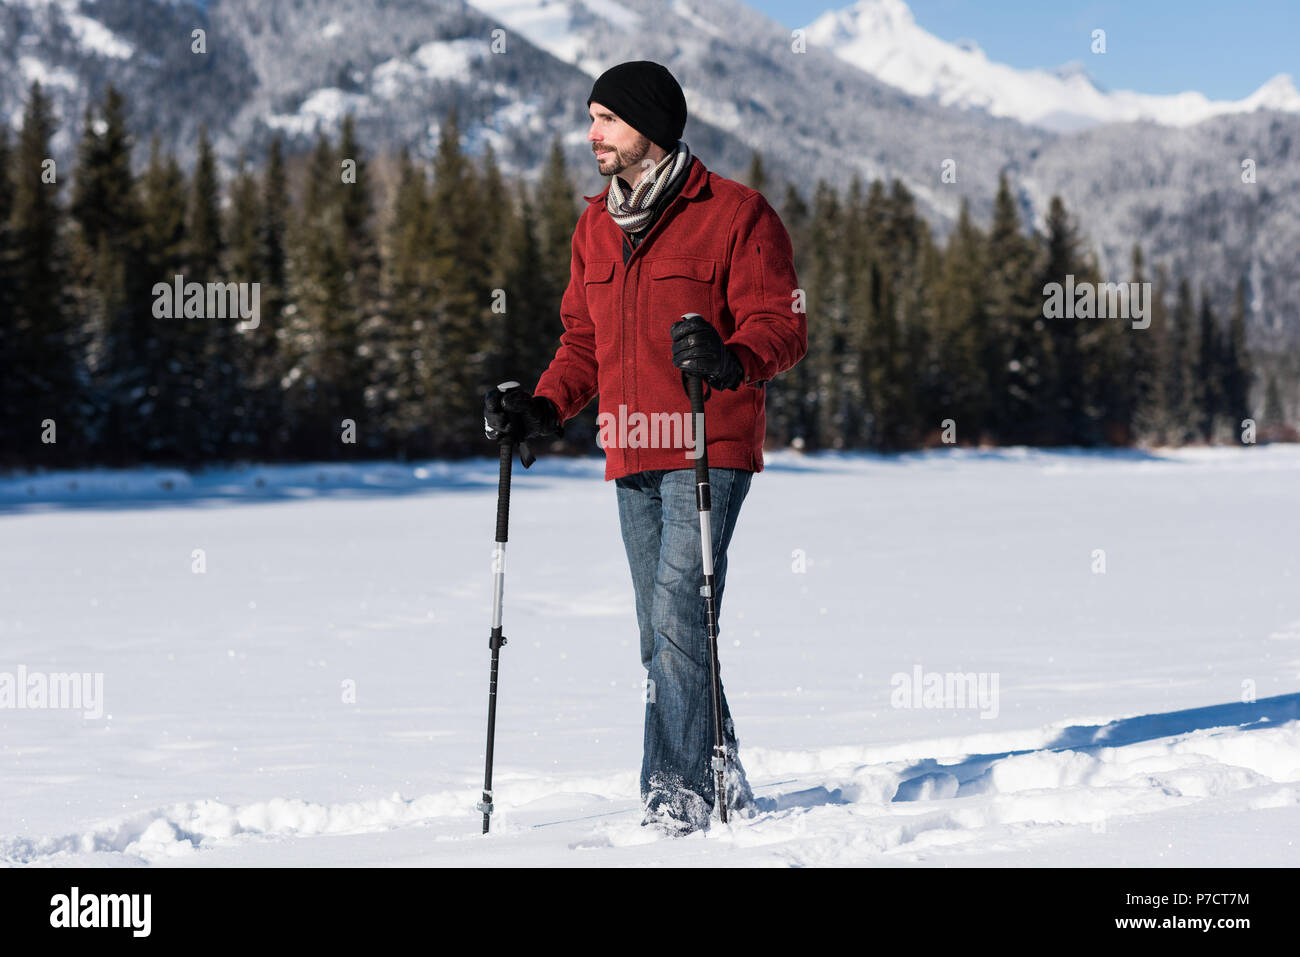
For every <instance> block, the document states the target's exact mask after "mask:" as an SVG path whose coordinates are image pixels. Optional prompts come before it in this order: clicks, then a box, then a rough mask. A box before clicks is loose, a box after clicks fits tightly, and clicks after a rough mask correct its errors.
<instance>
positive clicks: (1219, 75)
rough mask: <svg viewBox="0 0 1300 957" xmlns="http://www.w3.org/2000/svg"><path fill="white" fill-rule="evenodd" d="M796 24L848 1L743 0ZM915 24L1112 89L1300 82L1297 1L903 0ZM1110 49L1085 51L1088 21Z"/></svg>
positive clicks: (996, 56) (1215, 90)
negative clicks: (1080, 72)
mask: <svg viewBox="0 0 1300 957" xmlns="http://www.w3.org/2000/svg"><path fill="white" fill-rule="evenodd" d="M746 2H747V3H749V5H750V6H752V7H755V8H756V9H758V10H761V11H763V12H764V13H766V14H767V15H768V16H769V17H771V18H772V19H774V20H776V21H778V22H779V23H784V24H786V25H787V26H790V27H798V26H803V25H804V24H806V23H808V22H809V21H811V20H812V19H814V18H815V17H816V16H817V15H818V14H820V13H821V12H822V11H823V10H835V9H842V8H843V7H846V6H849V5H850V3H851V2H852V0H842V2H827V0H746ZM908 6H910V7H911V9H912V15H913V16H914V17H915V19H916V22H917V23H918V24H919V25H920V26H921V27H923V28H924V29H926V30H928V31H929V32H930V33H933V34H935V35H936V36H939V37H942V38H943V39H945V40H959V39H963V38H968V39H973V40H975V41H976V42H977V43H978V44H979V45H980V46H981V47H982V48H983V49H984V51H985V52H986V53H987V54H988V55H989V57H990V59H993V60H997V61H1000V62H1003V63H1009V64H1010V65H1012V66H1017V67H1055V66H1060V65H1061V64H1063V63H1067V62H1069V61H1071V60H1078V61H1080V62H1082V63H1083V64H1084V66H1085V68H1086V69H1087V70H1088V73H1089V75H1090V76H1091V77H1092V78H1093V79H1094V80H1096V81H1097V82H1098V83H1100V84H1101V85H1102V86H1104V87H1107V88H1109V89H1128V90H1137V91H1138V92H1141V93H1179V92H1181V91H1183V90H1200V91H1201V92H1202V93H1205V94H1206V95H1207V96H1209V97H1211V98H1212V99H1239V98H1241V97H1243V96H1246V95H1247V94H1249V93H1251V92H1253V91H1254V90H1255V89H1257V88H1258V87H1259V86H1260V84H1262V83H1264V81H1266V80H1268V79H1269V78H1270V77H1272V76H1274V75H1276V74H1278V73H1290V74H1291V76H1292V78H1293V79H1294V80H1295V81H1296V83H1297V85H1300V0H1236V2H1224V0H1217V2H1210V0H1128V2H1123V0H908ZM1098 27H1100V28H1102V29H1104V30H1105V31H1106V47H1107V52H1106V53H1105V54H1102V55H1097V54H1093V53H1091V52H1090V50H1089V44H1090V37H1091V33H1092V31H1093V30H1094V29H1095V28H1098Z"/></svg>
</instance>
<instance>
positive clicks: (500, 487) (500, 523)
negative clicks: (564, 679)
mask: <svg viewBox="0 0 1300 957" xmlns="http://www.w3.org/2000/svg"><path fill="white" fill-rule="evenodd" d="M518 386H519V383H518V382H502V383H501V384H500V385H498V386H497V388H498V389H500V390H501V391H502V392H508V391H509V390H510V389H514V388H518ZM499 441H500V443H501V449H500V451H501V474H500V478H499V479H498V480H497V537H496V547H495V548H493V549H492V632H491V636H490V637H489V638H488V647H489V648H491V649H492V676H491V678H490V680H489V682H488V724H487V758H486V765H485V768H484V771H483V800H482V801H480V802H479V803H478V804H477V805H476V806H477V808H478V810H480V811H482V812H483V833H484V834H486V833H487V832H488V821H489V818H490V817H491V815H492V749H493V745H494V744H495V742H496V731H497V663H498V661H499V660H500V657H501V646H502V645H504V644H505V643H506V639H505V636H504V635H503V634H501V599H502V595H503V593H504V591H505V586H506V538H507V533H508V531H509V527H510V466H511V459H512V457H513V455H514V448H515V439H514V436H512V435H509V434H506V435H503V436H501V438H500V440H499ZM526 449H527V446H525V445H524V444H523V443H520V451H521V454H522V458H523V460H524V468H527V467H528V466H529V465H531V464H532V456H531V455H529V454H527V452H526V451H525V450H526Z"/></svg>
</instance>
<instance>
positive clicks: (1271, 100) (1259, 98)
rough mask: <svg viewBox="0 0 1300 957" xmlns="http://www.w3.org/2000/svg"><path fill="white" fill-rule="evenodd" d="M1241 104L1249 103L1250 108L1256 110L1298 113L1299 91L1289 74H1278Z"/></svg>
mask: <svg viewBox="0 0 1300 957" xmlns="http://www.w3.org/2000/svg"><path fill="white" fill-rule="evenodd" d="M1242 102H1243V103H1249V104H1250V108H1251V109H1256V110H1258V109H1263V110H1283V111H1285V112H1288V113H1295V112H1300V90H1297V89H1296V86H1295V81H1294V80H1292V79H1291V74H1289V73H1279V74H1278V75H1277V76H1275V77H1273V79H1271V80H1269V81H1268V82H1267V83H1265V84H1264V85H1263V86H1261V87H1260V88H1259V89H1258V90H1256V91H1255V92H1254V93H1252V94H1251V95H1250V96H1248V97H1246V99H1244V100H1243V101H1242Z"/></svg>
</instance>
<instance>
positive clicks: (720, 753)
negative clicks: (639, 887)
mask: <svg viewBox="0 0 1300 957" xmlns="http://www.w3.org/2000/svg"><path fill="white" fill-rule="evenodd" d="M689 315H691V313H688V314H687V316H689ZM687 316H683V317H682V318H683V319H685V318H687ZM686 391H687V394H689V395H690V397H691V418H692V422H693V424H694V429H695V446H696V448H697V449H698V450H699V453H700V454H699V457H698V458H696V460H695V506H696V508H697V509H698V510H699V513H700V554H701V555H702V556H703V557H704V586H703V587H702V588H701V589H700V594H701V595H703V596H704V609H705V614H706V616H707V619H708V629H709V677H710V681H711V684H712V687H711V689H710V693H711V694H712V695H713V772H714V774H715V775H716V776H717V787H716V792H717V800H718V820H720V821H721V822H722V823H723V824H726V823H727V783H726V774H727V748H726V744H725V742H724V741H723V740H722V683H721V681H720V680H719V678H718V615H717V606H716V605H715V603H714V593H713V534H712V530H711V527H710V510H711V508H712V503H711V501H710V498H709V453H708V446H707V444H706V443H705V440H704V384H703V383H702V382H701V381H700V378H699V376H694V375H687V376H686Z"/></svg>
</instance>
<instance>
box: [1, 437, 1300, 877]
mask: <svg viewBox="0 0 1300 957" xmlns="http://www.w3.org/2000/svg"><path fill="white" fill-rule="evenodd" d="M602 475H603V462H602V461H601V460H599V459H579V460H562V459H551V458H542V459H539V461H538V463H537V464H536V465H534V466H533V467H532V468H531V469H529V470H527V471H525V470H523V469H522V468H520V467H518V466H516V468H515V471H514V489H513V494H512V502H511V526H510V542H509V545H508V546H507V550H508V555H509V561H508V567H507V584H506V590H505V605H504V623H505V633H506V635H507V637H508V639H509V643H508V644H507V645H506V647H505V648H504V649H503V650H502V652H501V684H500V691H501V698H500V704H499V712H498V736H497V749H496V751H497V762H496V780H495V797H496V801H497V808H498V810H497V813H496V814H495V815H494V817H493V831H492V834H491V835H489V836H488V837H483V836H481V835H480V834H479V830H480V817H479V815H478V814H477V812H475V810H474V803H475V802H476V801H477V800H478V797H479V795H478V790H479V788H480V787H481V780H482V760H483V757H482V754H483V744H484V741H483V735H484V724H485V716H486V692H487V670H488V657H489V656H488V648H487V630H488V625H489V619H490V601H491V567H490V565H491V560H492V559H491V553H492V544H491V536H492V532H493V528H494V524H495V521H494V517H495V500H496V481H497V464H496V461H495V458H492V459H489V458H481V459H473V460H468V461H464V462H422V463H415V464H400V463H358V464H351V465H322V464H309V465H296V466H250V467H245V468H228V469H219V470H210V471H206V472H201V473H197V474H193V475H191V474H187V473H183V472H180V471H176V470H170V469H137V470H131V471H125V472H115V471H107V470H83V471H77V472H59V473H51V474H35V475H11V476H3V477H0V536H2V537H3V540H4V542H5V543H6V546H7V547H6V548H5V549H3V550H2V551H0V649H3V651H2V652H0V684H2V683H3V681H4V676H5V675H6V674H13V673H15V672H16V670H17V669H18V668H19V667H20V666H22V667H24V668H25V669H26V670H27V672H28V673H31V672H34V671H40V672H45V673H49V674H53V673H96V674H102V676H103V694H104V702H103V704H104V708H103V712H104V713H103V716H102V717H100V718H97V719H96V718H93V717H89V718H88V717H84V716H83V713H82V712H81V711H80V710H72V709H68V710H60V709H40V708H21V709H19V708H14V707H0V809H3V810H0V861H3V862H7V863H9V864H13V865H18V866H23V865H35V866H48V865H61V864H92V865H119V864H141V863H143V864H154V865H163V866H207V865H232V864H235V865H241V864H242V865H259V866H260V865H331V864H332V865H363V864H417V865H438V864H473V865H492V864H500V863H511V864H546V865H579V866H587V865H612V866H653V865H662V864H668V865H696V864H698V865H716V864H736V865H774V864H775V865H839V864H855V865H871V866H911V865H923V866H945V865H992V866H1026V865H1061V864H1084V865H1088V866H1140V865H1151V864H1154V865H1168V866H1189V865H1213V866H1231V865H1236V866H1295V865H1296V864H1297V863H1298V862H1300V849H1297V847H1296V838H1295V835H1296V833H1297V832H1298V831H1300V688H1298V687H1297V686H1298V685H1300V589H1297V587H1296V584H1297V578H1298V577H1300V559H1298V558H1297V552H1296V549H1295V542H1296V540H1297V536H1298V535H1300V508H1298V506H1297V499H1296V494H1295V489H1296V487H1297V479H1298V478H1300V448H1296V447H1291V446H1266V447H1259V448H1247V449H1199V450H1180V451H1171V450H1159V451H1156V452H1152V453H1146V452H1137V451H1128V452H1111V453H1088V452H1081V451H1071V450H1063V451H1053V452H1048V451H1035V450H1028V449H1000V450H986V451H980V450H972V449H954V450H943V451H932V452H923V453H916V454H910V455H900V456H874V455H862V454H834V453H825V454H820V455H816V456H806V457H805V456H799V455H797V454H794V453H769V454H768V456H767V469H766V470H765V471H764V472H763V473H761V474H760V475H758V476H756V477H755V480H754V485H753V487H752V488H751V491H750V495H749V498H748V499H747V501H746V504H745V506H744V510H743V512H742V514H741V518H740V520H739V524H738V526H737V530H736V534H735V538H734V540H733V543H732V549H731V552H730V555H729V570H728V580H727V587H726V593H725V601H724V603H723V608H722V613H721V619H720V628H721V636H720V639H721V657H722V662H723V678H724V682H725V684H726V688H727V692H728V698H729V699H730V701H731V704H732V710H733V712H734V714H735V717H736V722H737V731H738V734H739V736H740V742H741V751H740V753H741V757H742V760H743V761H744V763H745V767H746V770H747V772H748V775H749V778H750V780H751V782H752V783H753V784H754V785H755V788H756V795H757V796H758V798H759V804H760V807H759V813H758V814H757V816H755V817H753V818H733V820H732V822H731V823H730V824H729V825H727V826H722V825H720V824H718V823H717V822H716V821H715V822H714V824H713V826H712V827H711V828H710V829H709V830H708V831H707V832H704V833H700V834H697V835H692V836H690V837H687V838H684V839H676V840H674V839H670V838H663V837H658V836H656V835H655V834H653V833H648V832H647V831H646V829H644V828H642V827H640V825H639V821H640V818H639V815H638V812H637V771H638V769H639V763H640V750H641V719H642V710H643V708H644V705H643V704H642V702H641V685H640V682H641V678H642V677H643V672H642V670H641V667H640V661H639V655H638V650H637V638H636V626H635V617H634V610H633V602H632V593H631V587H630V584H631V583H630V578H629V575H628V569H627V566H626V559H625V556H624V553H623V547H622V541H621V538H620V537H619V531H618V519H617V508H616V504H615V498H614V491H613V486H612V483H607V482H604V481H603V480H602ZM1098 549H1102V550H1104V552H1105V556H1104V559H1105V571H1104V573H1097V572H1096V570H1095V569H1096V567H1097V554H1096V550H1098ZM199 556H201V558H200V557H199ZM200 561H201V568H202V571H201V573H196V571H195V568H196V562H200ZM914 675H921V676H924V677H925V678H926V679H927V680H928V679H929V677H931V676H948V677H952V676H953V675H958V676H973V675H980V676H984V677H993V678H995V679H996V680H995V681H994V682H990V683H989V684H988V685H987V686H986V688H987V689H991V690H992V692H993V694H994V696H995V700H994V702H993V703H994V704H995V705H996V707H995V708H989V707H985V706H984V705H987V704H988V703H989V702H977V701H974V700H971V701H968V702H966V704H965V706H955V704H954V702H953V701H951V700H950V699H938V700H934V701H931V700H929V699H928V698H927V696H926V693H925V689H923V688H922V687H921V684H922V683H921V682H918V683H917V686H916V688H914V689H912V690H913V691H914V692H915V693H907V694H903V693H900V692H899V690H898V689H899V686H900V681H901V682H902V683H903V684H904V685H906V684H907V682H908V680H910V679H911V678H912V677H913V676H914ZM936 687H938V686H937V685H936ZM972 687H973V685H972ZM349 689H353V690H352V691H350V690H349ZM930 690H934V689H930ZM353 694H354V697H353V696H352V695H353ZM0 700H2V699H0ZM936 705H937V706H936Z"/></svg>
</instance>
